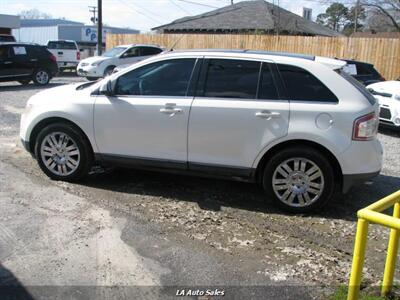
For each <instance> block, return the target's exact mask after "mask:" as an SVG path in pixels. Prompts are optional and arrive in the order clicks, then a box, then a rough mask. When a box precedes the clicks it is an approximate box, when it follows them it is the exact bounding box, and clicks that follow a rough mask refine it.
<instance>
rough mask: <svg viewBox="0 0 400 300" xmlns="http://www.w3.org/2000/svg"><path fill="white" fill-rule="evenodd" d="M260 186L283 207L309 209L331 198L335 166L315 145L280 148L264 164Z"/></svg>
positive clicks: (300, 209)
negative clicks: (312, 146)
mask: <svg viewBox="0 0 400 300" xmlns="http://www.w3.org/2000/svg"><path fill="white" fill-rule="evenodd" d="M263 187H264V189H265V191H266V193H267V194H268V196H269V197H270V198H271V199H272V200H273V201H274V202H275V203H276V204H278V205H279V206H280V207H281V208H283V209H285V210H288V211H291V212H298V213H300V212H308V211H312V210H315V209H316V208H319V207H321V206H322V205H324V204H325V203H327V202H328V201H330V200H331V199H332V197H333V195H334V192H335V179H334V169H333V167H332V165H331V163H330V162H329V160H328V159H327V158H326V157H325V156H324V155H323V154H322V153H320V152H319V151H317V150H315V149H314V148H311V147H300V146H299V147H292V148H287V149H283V150H282V151H279V152H277V153H276V154H275V155H273V156H272V157H271V159H270V160H269V161H268V163H267V164H266V166H265V169H264V176H263Z"/></svg>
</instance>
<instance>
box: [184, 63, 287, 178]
mask: <svg viewBox="0 0 400 300" xmlns="http://www.w3.org/2000/svg"><path fill="white" fill-rule="evenodd" d="M275 71H276V70H275V65H274V64H273V63H271V62H267V61H266V62H260V61H255V60H241V59H227V58H210V59H206V60H204V63H203V66H202V73H201V75H200V79H199V82H198V88H197V91H196V97H195V98H194V101H193V104H192V108H191V112H190V119H189V140H188V161H189V168H190V169H192V170H196V171H202V170H204V171H212V172H215V173H219V172H220V173H222V174H221V175H235V174H238V175H243V176H247V175H250V172H251V171H252V170H251V168H252V165H253V162H254V160H255V159H256V157H257V155H258V154H259V153H260V151H261V150H262V149H263V148H264V147H265V146H267V145H268V144H270V143H271V142H273V141H274V140H276V139H279V138H281V137H283V136H285V135H286V134H287V131H288V122H289V102H288V101H287V100H280V99H279V95H278V91H277V88H276V82H277V78H276V72H275ZM226 172H227V173H228V174H225V173H226ZM233 172H234V173H233ZM231 173H232V174H231Z"/></svg>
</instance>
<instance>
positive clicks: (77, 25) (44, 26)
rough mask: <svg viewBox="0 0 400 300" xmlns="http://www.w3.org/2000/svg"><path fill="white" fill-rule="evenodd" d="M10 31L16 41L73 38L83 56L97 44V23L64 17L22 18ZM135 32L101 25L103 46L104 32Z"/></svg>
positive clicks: (41, 41)
mask: <svg viewBox="0 0 400 300" xmlns="http://www.w3.org/2000/svg"><path fill="white" fill-rule="evenodd" d="M12 33H13V35H14V37H15V38H16V40H17V41H18V42H26V43H36V44H41V45H45V44H47V41H49V40H73V41H76V42H77V44H78V46H79V48H80V49H82V50H83V57H86V56H91V55H93V54H94V51H95V48H96V44H97V25H85V24H84V23H81V22H75V21H70V20H65V19H22V20H21V28H19V29H13V30H12ZM108 33H119V34H137V33H139V30H136V29H129V28H118V27H111V26H103V44H104V45H103V46H105V42H106V34H108Z"/></svg>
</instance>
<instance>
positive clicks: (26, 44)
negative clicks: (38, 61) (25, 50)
mask: <svg viewBox="0 0 400 300" xmlns="http://www.w3.org/2000/svg"><path fill="white" fill-rule="evenodd" d="M1 45H2V46H4V45H12V46H40V47H44V46H42V45H39V44H35V43H21V42H2V43H1Z"/></svg>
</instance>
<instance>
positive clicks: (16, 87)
mask: <svg viewBox="0 0 400 300" xmlns="http://www.w3.org/2000/svg"><path fill="white" fill-rule="evenodd" d="M60 85H64V83H61V82H50V83H49V84H48V85H46V86H38V85H35V84H33V83H32V82H31V83H29V84H27V85H22V84H19V83H14V82H10V84H7V85H0V92H16V91H29V90H43V89H50V88H53V87H56V86H60Z"/></svg>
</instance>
